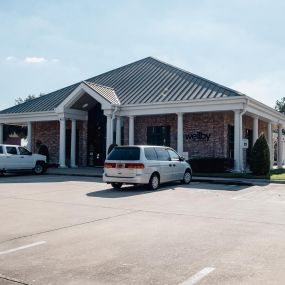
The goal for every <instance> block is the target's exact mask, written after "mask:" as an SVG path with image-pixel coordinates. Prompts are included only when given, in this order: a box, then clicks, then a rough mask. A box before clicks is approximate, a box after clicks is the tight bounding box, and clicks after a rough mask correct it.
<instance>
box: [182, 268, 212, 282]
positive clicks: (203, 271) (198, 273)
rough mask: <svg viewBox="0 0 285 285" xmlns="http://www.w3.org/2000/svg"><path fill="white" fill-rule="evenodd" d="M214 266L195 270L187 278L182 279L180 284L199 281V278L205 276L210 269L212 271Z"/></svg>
mask: <svg viewBox="0 0 285 285" xmlns="http://www.w3.org/2000/svg"><path fill="white" fill-rule="evenodd" d="M214 270H215V268H213V267H205V268H204V269H202V270H201V271H199V272H197V273H196V274H195V275H193V276H191V277H190V278H189V279H187V280H186V281H184V282H183V283H180V285H193V284H196V283H197V282H199V281H200V280H201V279H203V278H204V277H206V276H207V275H208V274H210V273H211V272H212V271H214Z"/></svg>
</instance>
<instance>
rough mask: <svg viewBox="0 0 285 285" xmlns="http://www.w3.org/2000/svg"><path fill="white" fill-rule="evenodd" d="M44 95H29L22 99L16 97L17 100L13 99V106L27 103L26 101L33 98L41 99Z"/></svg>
mask: <svg viewBox="0 0 285 285" xmlns="http://www.w3.org/2000/svg"><path fill="white" fill-rule="evenodd" d="M43 95H45V94H44V93H40V94H39V95H35V94H29V95H28V96H27V97H26V98H24V99H23V98H22V97H18V98H17V99H15V105H20V104H22V103H25V102H28V101H31V100H33V99H35V98H38V97H41V96H43Z"/></svg>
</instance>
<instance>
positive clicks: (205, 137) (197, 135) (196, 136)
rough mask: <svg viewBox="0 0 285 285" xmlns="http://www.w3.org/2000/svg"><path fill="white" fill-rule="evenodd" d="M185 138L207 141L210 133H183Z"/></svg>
mask: <svg viewBox="0 0 285 285" xmlns="http://www.w3.org/2000/svg"><path fill="white" fill-rule="evenodd" d="M184 136H185V139H186V140H191V141H195V142H196V141H197V142H198V141H204V142H208V141H209V140H210V137H211V134H205V133H202V132H197V133H191V134H184Z"/></svg>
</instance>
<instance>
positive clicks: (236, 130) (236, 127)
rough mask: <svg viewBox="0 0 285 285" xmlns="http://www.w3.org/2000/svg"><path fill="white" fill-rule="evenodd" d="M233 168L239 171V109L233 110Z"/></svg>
mask: <svg viewBox="0 0 285 285" xmlns="http://www.w3.org/2000/svg"><path fill="white" fill-rule="evenodd" d="M234 170H235V171H236V172H240V111H239V110H235V111H234Z"/></svg>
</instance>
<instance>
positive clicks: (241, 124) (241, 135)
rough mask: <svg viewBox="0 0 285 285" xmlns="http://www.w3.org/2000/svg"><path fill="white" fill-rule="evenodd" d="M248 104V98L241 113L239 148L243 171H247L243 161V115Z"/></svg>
mask: <svg viewBox="0 0 285 285" xmlns="http://www.w3.org/2000/svg"><path fill="white" fill-rule="evenodd" d="M247 105H248V98H246V99H245V103H244V104H243V110H242V111H241V113H240V130H239V133H240V142H239V148H240V151H239V153H240V169H241V172H245V171H246V169H244V161H243V120H242V116H243V115H244V114H245V113H246V111H247Z"/></svg>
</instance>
